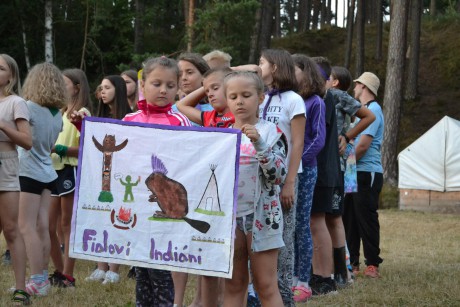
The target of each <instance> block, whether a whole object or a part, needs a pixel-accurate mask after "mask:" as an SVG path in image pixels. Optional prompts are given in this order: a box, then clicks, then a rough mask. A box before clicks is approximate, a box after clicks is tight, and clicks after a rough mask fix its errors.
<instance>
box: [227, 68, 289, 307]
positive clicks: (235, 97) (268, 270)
mask: <svg viewBox="0 0 460 307" xmlns="http://www.w3.org/2000/svg"><path fill="white" fill-rule="evenodd" d="M224 87H225V95H226V98H227V103H228V107H229V108H230V111H231V112H232V113H233V114H234V116H235V124H234V125H233V128H234V129H239V130H241V132H242V138H241V152H240V168H239V177H238V186H240V187H243V188H241V189H240V190H239V191H238V194H239V197H238V205H237V213H236V224H237V227H236V233H235V252H234V257H233V275H232V279H227V280H226V281H225V292H224V293H225V294H224V306H226V307H231V306H232V307H233V306H244V299H245V295H246V291H247V288H248V282H249V274H248V260H250V261H251V270H252V277H253V282H254V285H255V288H256V291H257V293H258V294H259V298H260V301H261V303H262V306H274V307H275V306H283V301H282V299H281V295H280V292H279V290H278V283H277V270H276V263H277V259H278V249H279V248H281V247H282V246H283V245H284V244H283V238H282V231H283V217H282V215H283V213H282V210H281V204H280V201H279V193H278V191H279V185H280V184H281V183H282V182H283V180H284V178H285V175H286V167H285V163H284V162H285V158H286V148H287V147H286V146H287V145H286V143H285V138H284V135H283V133H282V132H281V130H280V129H278V128H277V127H276V125H275V124H273V123H270V122H268V121H265V120H263V119H259V116H258V113H259V105H260V104H261V103H262V102H263V101H264V93H263V91H264V85H263V83H262V80H261V79H260V77H259V76H258V75H257V74H255V73H252V72H241V71H240V72H233V73H231V74H230V75H228V76H227V77H226V78H225V81H224ZM253 178H258V180H254V179H253ZM266 204H270V205H266Z"/></svg>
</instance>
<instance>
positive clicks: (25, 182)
mask: <svg viewBox="0 0 460 307" xmlns="http://www.w3.org/2000/svg"><path fill="white" fill-rule="evenodd" d="M56 181H57V179H55V180H53V181H51V182H48V183H45V182H40V181H38V180H35V179H32V178H29V177H24V176H19V183H20V184H21V192H26V193H31V194H37V195H41V194H42V192H43V190H45V189H47V190H50V191H52V190H54V189H55V187H56Z"/></svg>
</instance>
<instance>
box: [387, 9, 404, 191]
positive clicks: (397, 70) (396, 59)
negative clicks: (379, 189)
mask: <svg viewBox="0 0 460 307" xmlns="http://www.w3.org/2000/svg"><path fill="white" fill-rule="evenodd" d="M409 2H410V1H409V0H399V1H393V2H392V8H391V24H390V38H389V45H388V61H387V75H386V79H385V99H384V101H383V106H384V108H383V114H384V118H385V131H384V136H383V143H382V163H383V170H384V173H383V176H384V179H385V181H386V182H387V183H389V184H390V185H392V186H396V184H397V178H398V177H397V175H398V172H397V164H396V163H397V161H396V157H397V153H398V151H397V149H398V132H399V120H400V112H401V99H402V89H403V87H402V84H403V80H404V79H403V76H404V56H405V44H406V27H407V12H408V7H409V6H408V4H409Z"/></svg>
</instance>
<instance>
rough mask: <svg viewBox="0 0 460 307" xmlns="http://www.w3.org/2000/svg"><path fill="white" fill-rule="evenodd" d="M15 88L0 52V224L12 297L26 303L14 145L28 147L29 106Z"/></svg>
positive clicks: (9, 62)
mask: <svg viewBox="0 0 460 307" xmlns="http://www.w3.org/2000/svg"><path fill="white" fill-rule="evenodd" d="M18 90H19V69H18V64H17V63H16V61H15V60H14V59H13V58H12V57H10V56H9V55H7V54H0V163H1V164H0V225H1V226H2V227H3V233H4V235H5V240H6V243H7V245H8V247H9V249H10V252H11V257H12V259H13V271H14V277H15V280H16V284H15V291H14V293H13V298H12V301H13V302H14V303H17V304H24V305H28V304H29V303H30V296H29V294H28V293H27V292H26V291H25V283H26V282H25V275H26V267H25V263H23V262H21V261H16V259H18V256H20V255H24V253H25V251H24V244H23V242H22V238H21V236H20V234H19V228H18V213H19V205H18V204H19V191H20V185H19V159H18V152H17V150H16V146H19V147H22V148H24V149H26V150H29V149H30V148H31V147H32V137H31V133H30V125H29V110H28V109H27V105H26V103H25V101H24V100H23V99H22V98H21V97H19V96H17V95H16V93H18Z"/></svg>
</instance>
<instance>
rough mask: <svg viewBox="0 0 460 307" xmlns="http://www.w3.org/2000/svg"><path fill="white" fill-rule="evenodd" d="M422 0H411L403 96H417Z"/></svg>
mask: <svg viewBox="0 0 460 307" xmlns="http://www.w3.org/2000/svg"><path fill="white" fill-rule="evenodd" d="M422 10H423V4H422V0H412V8H411V39H410V42H411V43H410V58H409V67H408V74H407V83H406V92H405V95H404V98H405V99H407V100H412V99H415V97H416V96H417V85H418V67H419V59H420V28H421V25H422Z"/></svg>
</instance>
